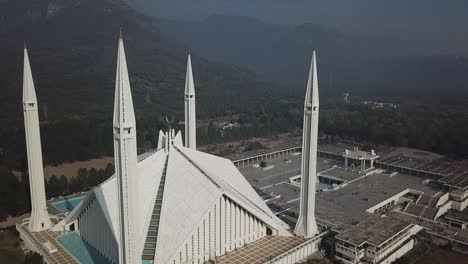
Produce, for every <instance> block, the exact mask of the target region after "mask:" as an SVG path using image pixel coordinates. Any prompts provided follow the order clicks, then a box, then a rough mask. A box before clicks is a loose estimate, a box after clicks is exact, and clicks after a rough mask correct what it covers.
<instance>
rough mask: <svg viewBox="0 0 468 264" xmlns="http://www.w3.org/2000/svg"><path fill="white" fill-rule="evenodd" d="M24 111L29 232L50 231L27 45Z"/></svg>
mask: <svg viewBox="0 0 468 264" xmlns="http://www.w3.org/2000/svg"><path fill="white" fill-rule="evenodd" d="M23 111H24V130H25V134H26V148H27V153H28V170H29V188H30V192H31V218H30V219H29V230H30V231H31V232H39V231H43V230H46V229H49V228H50V227H51V225H52V224H51V222H50V219H49V214H48V213H47V205H46V195H45V186H44V171H43V164H42V150H41V133H40V131H39V115H38V112H37V98H36V91H35V89H34V81H33V78H32V73H31V66H30V65H29V57H28V50H27V49H26V45H25V46H24V72H23Z"/></svg>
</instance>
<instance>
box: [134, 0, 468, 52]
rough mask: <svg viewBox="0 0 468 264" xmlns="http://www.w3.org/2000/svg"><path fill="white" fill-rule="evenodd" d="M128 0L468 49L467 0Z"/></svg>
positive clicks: (191, 15) (193, 13)
mask: <svg viewBox="0 0 468 264" xmlns="http://www.w3.org/2000/svg"><path fill="white" fill-rule="evenodd" d="M128 1H129V2H130V3H133V4H135V5H136V6H138V7H140V10H142V11H145V12H146V13H147V14H149V15H153V16H157V17H160V18H169V19H177V20H202V19H204V18H206V17H207V16H209V15H211V14H224V15H240V16H250V17H255V18H258V19H261V20H263V21H265V22H267V23H276V24H284V25H297V24H302V23H314V24H324V25H327V26H330V27H334V28H336V29H337V30H339V31H341V32H343V33H347V34H363V35H367V34H371V35H373V36H382V37H385V38H388V37H393V38H395V39H403V40H405V39H407V40H408V41H410V42H419V43H420V44H421V46H422V49H423V53H425V54H427V55H441V54H444V55H448V54H450V55H463V56H467V55H468V26H467V25H468V1H466V0H445V1H441V0H411V1H408V0H391V1H390V0H352V1H350V0H236V1H233V0H196V1H195V0H128ZM141 7H143V8H141Z"/></svg>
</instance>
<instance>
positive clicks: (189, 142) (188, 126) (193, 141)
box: [185, 54, 197, 149]
mask: <svg viewBox="0 0 468 264" xmlns="http://www.w3.org/2000/svg"><path fill="white" fill-rule="evenodd" d="M185 147H186V148H191V149H196V148H197V119H196V114H195V84H194V82H193V72H192V61H191V59H190V54H189V55H188V58H187V74H186V76H185Z"/></svg>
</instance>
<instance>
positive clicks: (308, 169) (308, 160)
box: [296, 50, 319, 237]
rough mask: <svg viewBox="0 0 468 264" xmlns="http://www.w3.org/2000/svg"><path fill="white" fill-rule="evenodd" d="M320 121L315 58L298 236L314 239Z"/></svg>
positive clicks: (305, 133) (307, 102) (306, 108)
mask: <svg viewBox="0 0 468 264" xmlns="http://www.w3.org/2000/svg"><path fill="white" fill-rule="evenodd" d="M318 120H319V94H318V80H317V59H316V54H315V50H314V51H313V54H312V62H311V66H310V73H309V82H308V84H307V92H306V97H305V103H304V128H303V131H302V133H303V136H302V171H301V172H302V180H301V183H302V184H301V207H300V212H299V219H298V221H297V225H296V233H297V234H298V235H300V236H304V237H313V236H314V235H316V234H317V233H318V229H317V223H316V221H315V184H316V182H317V138H318Z"/></svg>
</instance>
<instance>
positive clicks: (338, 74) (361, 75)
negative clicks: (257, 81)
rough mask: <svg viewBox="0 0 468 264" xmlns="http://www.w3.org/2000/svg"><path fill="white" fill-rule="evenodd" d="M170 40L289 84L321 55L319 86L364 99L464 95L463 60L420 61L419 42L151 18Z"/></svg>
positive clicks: (218, 19) (310, 28)
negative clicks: (314, 55) (312, 57)
mask: <svg viewBox="0 0 468 264" xmlns="http://www.w3.org/2000/svg"><path fill="white" fill-rule="evenodd" d="M156 26H157V27H158V28H159V29H160V30H161V31H162V32H163V33H165V34H166V35H168V36H169V37H171V38H172V39H173V40H175V41H177V42H179V43H181V44H185V45H187V46H188V47H190V48H191V49H192V50H194V51H195V52H197V53H198V54H200V55H202V56H204V57H206V58H209V59H211V60H215V61H219V62H224V63H233V64H237V65H241V66H245V67H247V68H249V69H251V70H253V71H255V72H258V73H259V74H261V75H263V76H265V77H267V78H269V79H271V80H274V81H280V82H282V83H287V84H301V86H299V87H302V86H303V84H304V83H305V80H306V78H307V70H308V64H309V60H310V54H311V51H312V48H314V47H315V48H317V49H318V55H319V70H320V73H321V75H320V77H321V78H320V80H321V83H322V87H325V88H326V89H328V87H329V86H331V89H332V90H333V91H335V92H340V91H351V92H356V93H359V94H363V95H377V96H386V95H390V96H420V95H421V94H423V95H448V94H449V95H453V96H459V95H468V60H467V59H466V58H463V57H457V56H425V55H423V54H424V51H422V50H424V49H423V47H421V46H420V45H419V44H418V43H414V42H410V41H405V40H404V39H396V38H394V37H390V36H389V37H377V36H374V35H349V34H343V33H341V32H339V31H337V30H335V29H333V28H330V27H327V26H325V25H317V24H310V23H309V24H302V25H299V26H284V25H274V24H266V23H263V22H261V21H260V20H257V19H254V18H249V17H239V16H223V15H213V16H210V17H208V18H207V19H205V20H202V21H199V22H197V21H174V20H167V19H158V20H156ZM420 49H421V50H420Z"/></svg>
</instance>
